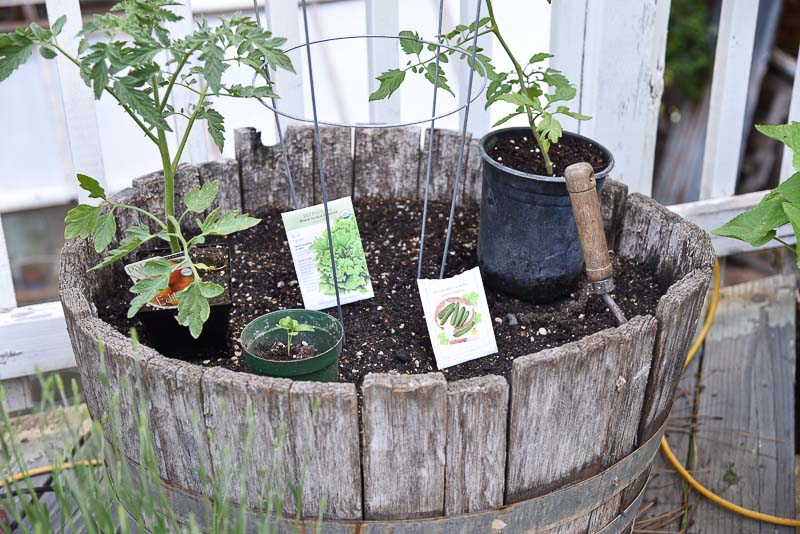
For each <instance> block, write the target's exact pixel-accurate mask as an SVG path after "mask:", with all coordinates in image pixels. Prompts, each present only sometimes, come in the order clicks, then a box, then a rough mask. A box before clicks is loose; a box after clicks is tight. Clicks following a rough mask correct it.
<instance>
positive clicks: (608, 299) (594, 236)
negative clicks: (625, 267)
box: [564, 163, 627, 325]
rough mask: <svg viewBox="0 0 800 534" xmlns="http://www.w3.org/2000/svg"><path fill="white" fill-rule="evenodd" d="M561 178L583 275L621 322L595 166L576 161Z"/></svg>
mask: <svg viewBox="0 0 800 534" xmlns="http://www.w3.org/2000/svg"><path fill="white" fill-rule="evenodd" d="M564 179H565V180H566V182H567V191H569V198H570V201H571V202H572V213H573V214H574V215H575V223H576V224H577V226H578V236H579V237H580V240H581V248H582V249H583V259H584V262H585V264H586V276H587V278H589V282H590V283H591V287H592V291H593V292H594V293H595V294H596V295H600V297H601V298H602V299H603V302H605V304H606V306H607V307H608V310H609V311H610V312H611V314H612V315H613V316H614V319H615V320H616V321H617V324H618V325H621V324H623V323H625V322H626V321H627V319H625V316H624V315H623V313H622V310H621V309H620V308H619V306H617V303H616V302H615V301H614V298H613V297H612V296H611V292H612V291H614V267H613V266H612V265H611V256H610V255H609V254H608V244H607V243H606V234H605V231H604V230H603V218H602V216H601V215H600V201H599V200H598V199H597V185H596V183H595V179H594V169H592V166H591V165H589V164H588V163H575V164H572V165H570V166H569V167H567V168H566V170H565V171H564Z"/></svg>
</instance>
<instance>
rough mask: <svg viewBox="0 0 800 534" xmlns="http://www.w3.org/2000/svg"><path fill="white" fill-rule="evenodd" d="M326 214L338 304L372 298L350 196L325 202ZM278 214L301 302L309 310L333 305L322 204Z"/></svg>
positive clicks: (334, 300) (332, 286)
mask: <svg viewBox="0 0 800 534" xmlns="http://www.w3.org/2000/svg"><path fill="white" fill-rule="evenodd" d="M328 214H329V216H330V224H331V239H332V240H333V251H334V256H335V258H336V279H337V280H338V282H339V298H340V300H341V302H342V304H349V303H351V302H356V301H359V300H364V299H369V298H372V297H373V296H374V295H373V292H372V281H371V280H370V277H369V270H368V269H367V258H366V256H365V255H364V247H363V246H362V244H361V235H360V234H359V233H358V224H357V223H356V216H355V211H354V210H353V202H352V200H351V199H350V197H344V198H340V199H337V200H332V201H330V202H328ZM281 217H282V218H283V225H284V227H285V228H286V238H287V239H288V241H289V249H290V250H291V253H292V261H293V262H294V269H295V272H296V273H297V281H298V283H299V284H300V292H301V293H302V295H303V305H304V306H305V307H306V309H309V310H323V309H325V308H330V307H332V306H336V291H335V287H334V283H333V268H332V265H331V253H330V248H329V245H328V231H327V227H326V225H325V210H324V207H323V205H322V204H319V205H317V206H310V207H308V208H302V209H299V210H294V211H289V212H286V213H283V214H281Z"/></svg>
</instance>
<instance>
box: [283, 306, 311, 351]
mask: <svg viewBox="0 0 800 534" xmlns="http://www.w3.org/2000/svg"><path fill="white" fill-rule="evenodd" d="M278 328H281V329H283V330H286V354H287V355H288V356H289V359H291V358H292V338H293V337H295V336H297V335H298V334H300V332H313V331H314V327H313V326H311V325H309V324H305V323H301V322H299V321H296V320H294V319H292V318H291V317H289V316H287V317H284V318H283V319H281V320H280V321H278Z"/></svg>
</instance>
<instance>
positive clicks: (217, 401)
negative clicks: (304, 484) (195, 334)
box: [202, 367, 297, 514]
mask: <svg viewBox="0 0 800 534" xmlns="http://www.w3.org/2000/svg"><path fill="white" fill-rule="evenodd" d="M202 384H203V412H204V418H205V424H206V428H207V429H208V430H209V432H211V437H210V439H209V452H210V455H211V464H212V465H213V469H214V472H215V473H217V474H219V477H220V478H219V479H218V480H219V481H220V482H225V484H224V486H223V492H224V494H225V495H226V496H227V497H229V498H231V499H232V500H233V501H234V502H237V503H239V502H246V503H248V504H249V505H250V506H252V507H260V506H263V505H265V503H266V496H267V493H268V492H269V491H270V490H274V491H275V492H276V493H277V494H278V495H282V496H283V499H284V511H285V512H286V513H288V514H292V513H294V512H295V505H294V501H293V499H292V498H291V493H290V491H289V485H288V484H287V481H291V482H294V483H296V482H297V480H295V479H294V478H293V464H292V456H291V454H290V452H289V451H288V446H287V445H288V444H287V442H286V439H285V436H286V433H287V432H288V431H289V429H288V428H287V426H288V425H287V424H286V422H287V421H289V387H290V385H291V380H287V379H277V378H267V377H262V376H254V375H248V374H245V373H236V372H233V371H229V370H227V369H223V368H219V367H217V368H212V369H208V370H206V371H205V372H204V373H203V378H202ZM250 414H252V415H250ZM248 437H249V440H250V442H249V443H248ZM276 444H277V446H276ZM243 476H244V478H245V483H244V487H240V481H241V478H242V477H243ZM243 493H244V494H243Z"/></svg>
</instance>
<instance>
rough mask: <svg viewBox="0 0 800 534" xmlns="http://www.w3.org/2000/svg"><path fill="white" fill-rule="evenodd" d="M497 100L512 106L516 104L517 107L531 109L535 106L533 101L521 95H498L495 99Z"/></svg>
mask: <svg viewBox="0 0 800 534" xmlns="http://www.w3.org/2000/svg"><path fill="white" fill-rule="evenodd" d="M497 100H502V101H503V102H510V103H512V104H516V105H518V106H525V107H529V108H532V107H534V106H535V104H534V103H533V100H531V99H530V98H528V97H527V96H525V95H521V94H519V93H510V94H505V95H500V96H498V97H497Z"/></svg>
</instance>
